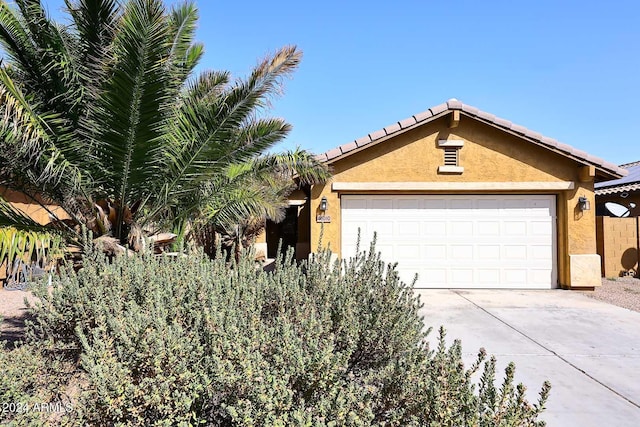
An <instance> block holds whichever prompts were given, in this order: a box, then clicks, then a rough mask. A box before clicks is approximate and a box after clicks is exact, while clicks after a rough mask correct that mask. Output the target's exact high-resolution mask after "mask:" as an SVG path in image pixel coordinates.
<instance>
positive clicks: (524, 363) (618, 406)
mask: <svg viewBox="0 0 640 427" xmlns="http://www.w3.org/2000/svg"><path fill="white" fill-rule="evenodd" d="M417 292H418V293H419V294H420V295H421V298H422V301H423V303H424V304H425V306H424V308H423V309H422V314H423V315H424V316H425V324H426V325H427V326H433V327H434V328H438V327H439V326H440V325H443V326H444V327H445V328H446V330H447V341H448V342H452V341H453V340H454V339H461V340H462V348H463V351H464V353H465V360H466V361H467V362H469V363H470V362H471V361H472V360H474V358H475V355H476V354H477V351H478V349H479V348H480V347H484V348H485V349H486V350H487V352H488V353H489V354H494V355H495V356H496V358H497V359H498V369H500V370H502V373H503V372H504V367H506V365H507V364H508V363H509V362H510V361H513V362H515V364H516V381H517V382H522V383H524V384H525V385H526V386H527V387H528V392H527V393H528V398H529V400H530V401H535V400H537V397H538V396H537V393H538V392H539V390H540V386H541V385H542V383H543V381H545V380H549V381H550V382H551V385H552V389H551V396H550V398H549V401H548V402H547V410H546V411H545V412H544V413H543V416H542V419H544V420H545V421H547V425H549V426H617V427H623V426H629V427H631V426H634V427H635V426H638V425H640V313H637V312H633V311H630V310H627V309H624V308H620V307H617V306H613V305H610V304H607V303H603V302H601V301H597V300H593V299H591V298H588V297H586V296H584V295H582V294H580V293H577V292H572V291H562V290H550V291H516V290H472V291H469V290H458V291H456V290H417ZM435 335H436V334H435V333H434V334H433V335H432V336H431V339H432V340H433V339H435ZM501 377H502V376H500V377H499V378H501Z"/></svg>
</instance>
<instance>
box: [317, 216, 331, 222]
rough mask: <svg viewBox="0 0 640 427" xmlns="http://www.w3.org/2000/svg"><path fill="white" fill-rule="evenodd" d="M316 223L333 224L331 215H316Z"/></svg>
mask: <svg viewBox="0 0 640 427" xmlns="http://www.w3.org/2000/svg"><path fill="white" fill-rule="evenodd" d="M316 222H331V217H330V216H329V215H316Z"/></svg>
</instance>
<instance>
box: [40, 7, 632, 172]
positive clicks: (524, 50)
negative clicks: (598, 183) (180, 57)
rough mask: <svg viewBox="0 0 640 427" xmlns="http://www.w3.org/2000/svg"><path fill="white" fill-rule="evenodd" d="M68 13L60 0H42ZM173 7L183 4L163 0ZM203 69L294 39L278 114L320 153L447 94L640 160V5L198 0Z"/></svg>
mask: <svg viewBox="0 0 640 427" xmlns="http://www.w3.org/2000/svg"><path fill="white" fill-rule="evenodd" d="M44 3H45V4H46V5H48V7H49V10H50V11H51V12H52V14H53V15H54V16H60V13H59V11H60V9H61V5H62V4H63V2H62V0H45V1H44ZM168 3H175V1H174V2H168ZM196 3H197V4H198V7H199V9H200V15H201V18H200V26H199V29H198V40H199V41H201V42H203V43H204V45H205V49H206V53H205V57H204V59H203V61H202V64H201V68H202V69H206V68H213V69H227V70H229V71H231V72H232V73H233V74H234V75H237V76H245V75H246V74H248V73H249V71H250V69H251V67H253V66H254V65H255V64H256V63H257V62H258V60H259V59H260V58H262V57H264V56H265V55H266V54H267V53H269V52H273V51H275V50H276V49H277V48H279V47H281V46H284V45H287V44H295V45H297V46H298V47H299V48H300V49H301V50H302V51H303V52H304V58H303V61H302V64H301V66H300V69H299V70H298V71H297V72H296V73H295V74H294V76H293V78H292V79H290V80H288V81H286V86H285V93H284V95H283V96H282V97H280V98H278V99H276V100H275V101H274V103H273V110H272V111H271V115H275V116H281V117H284V118H285V119H287V120H288V121H289V122H290V123H291V124H292V125H293V126H294V130H293V132H292V133H291V134H290V136H289V137H288V138H287V140H286V141H285V142H283V143H282V144H281V146H280V148H282V149H286V148H293V147H295V146H298V145H299V146H301V147H303V148H306V149H309V150H311V151H314V152H318V153H319V152H323V151H325V150H327V149H330V148H333V147H335V146H338V145H341V144H344V143H347V142H349V141H351V140H353V139H356V138H358V137H360V136H363V135H365V134H367V133H369V132H372V131H374V130H377V129H380V128H382V127H384V126H387V125H389V124H392V123H394V122H396V121H398V120H401V119H403V118H405V117H409V116H411V115H413V114H415V113H418V112H421V111H424V110H426V109H428V108H429V107H432V106H434V105H437V104H440V103H442V102H444V101H446V100H447V99H449V98H457V99H459V100H461V101H463V102H465V103H467V104H470V105H473V106H475V107H478V108H480V109H482V110H484V111H488V112H490V113H493V114H495V115H497V116H499V117H503V118H505V119H508V120H510V121H512V122H514V123H517V124H520V125H523V126H526V127H528V128H530V129H533V130H535V131H538V132H540V133H542V134H543V135H546V136H550V137H552V138H556V139H558V140H559V141H562V142H564V143H566V144H570V145H572V146H574V147H577V148H580V149H582V150H585V151H587V152H589V153H590V154H593V155H596V156H598V157H602V158H604V159H605V160H608V161H611V162H614V163H625V162H631V161H635V160H640V84H639V83H638V77H639V76H640V47H639V45H638V43H640V25H639V24H638V23H639V22H640V2H637V0H636V1H631V0H629V1H627V0H610V1H608V2H604V1H592V0H582V1H573V0H555V1H551V0H536V1H531V0H522V1H513V0H511V1H506V0H505V1H502V0H486V1H477V0H476V1H471V0H458V1H455V2H444V1H438V2H436V1H428V0H422V1H409V0H397V1H393V2H392V1H376V0H371V1H348V0H347V1H336V0H325V1H323V2H304V1H300V0H297V1H284V0H269V1H264V0H263V1H253V0H251V1H242V2H240V1H237V2H229V1H225V2H221V1H203V0H201V1H197V2H196Z"/></svg>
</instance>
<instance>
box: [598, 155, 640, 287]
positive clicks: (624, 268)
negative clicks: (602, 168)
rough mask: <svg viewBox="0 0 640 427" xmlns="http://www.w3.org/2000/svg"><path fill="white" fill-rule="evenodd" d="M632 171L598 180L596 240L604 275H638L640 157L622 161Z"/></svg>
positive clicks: (639, 253)
mask: <svg viewBox="0 0 640 427" xmlns="http://www.w3.org/2000/svg"><path fill="white" fill-rule="evenodd" d="M620 167H621V168H623V169H625V170H627V171H628V175H627V176H625V177H623V178H619V179H614V180H610V181H604V182H598V183H596V184H595V195H596V215H597V217H596V242H597V251H598V255H600V259H601V265H602V267H601V268H602V275H603V276H604V277H619V276H636V277H637V276H638V265H639V261H640V243H639V242H640V241H639V240H638V238H639V237H640V222H639V217H640V161H639V162H633V163H627V164H624V165H620Z"/></svg>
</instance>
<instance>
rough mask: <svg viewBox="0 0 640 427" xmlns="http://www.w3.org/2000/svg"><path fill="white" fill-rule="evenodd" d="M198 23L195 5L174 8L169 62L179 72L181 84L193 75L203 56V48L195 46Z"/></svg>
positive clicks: (171, 20)
mask: <svg viewBox="0 0 640 427" xmlns="http://www.w3.org/2000/svg"><path fill="white" fill-rule="evenodd" d="M197 22H198V9H197V8H196V6H195V4H193V3H190V2H187V3H183V4H181V5H176V6H174V7H173V9H172V11H171V15H170V18H169V42H170V44H171V47H170V50H169V61H170V62H171V64H172V66H173V67H174V68H175V70H176V71H178V76H177V77H178V79H177V80H178V83H179V84H182V83H183V82H184V80H185V79H186V78H187V77H188V76H189V74H191V72H192V71H193V69H194V68H195V66H196V65H197V63H198V60H199V59H200V56H201V55H202V48H201V46H200V49H198V48H197V47H195V46H194V44H193V40H194V37H195V33H196V25H197ZM196 53H197V54H196Z"/></svg>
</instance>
